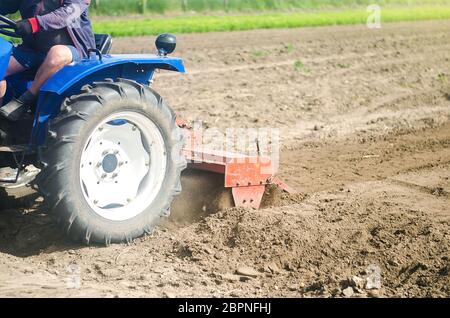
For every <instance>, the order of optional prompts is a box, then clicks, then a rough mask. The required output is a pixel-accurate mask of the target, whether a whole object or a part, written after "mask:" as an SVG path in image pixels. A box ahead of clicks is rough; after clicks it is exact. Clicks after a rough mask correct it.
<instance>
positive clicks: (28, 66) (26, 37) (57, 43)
mask: <svg viewBox="0 0 450 318" xmlns="http://www.w3.org/2000/svg"><path fill="white" fill-rule="evenodd" d="M90 3H91V0H0V14H2V15H6V14H13V13H16V12H17V11H19V12H20V14H21V16H22V19H23V20H21V21H19V22H17V29H16V33H17V34H18V35H19V36H21V37H22V39H23V43H22V44H21V45H19V46H17V47H15V48H14V49H13V52H12V56H11V59H10V62H9V66H8V70H7V73H6V76H5V77H7V76H10V75H13V74H17V73H21V72H23V71H26V70H30V71H32V72H34V73H35V74H36V78H35V80H34V82H33V84H32V86H31V87H30V88H29V89H28V90H27V91H26V92H25V93H24V94H23V95H22V96H20V97H19V98H17V99H16V98H15V99H13V100H12V101H11V102H10V103H8V104H6V105H5V106H3V107H1V108H0V116H3V117H5V118H6V119H8V120H10V121H17V120H19V119H20V118H21V117H22V115H23V114H24V113H26V112H27V111H28V110H29V109H30V108H31V107H33V106H35V104H36V102H37V97H38V94H39V91H40V89H41V87H42V85H44V83H45V82H46V81H47V80H48V79H49V78H50V77H51V76H52V75H53V74H55V73H56V72H58V71H59V70H60V69H62V68H63V67H64V66H65V65H67V64H70V63H72V62H78V61H79V60H81V59H82V58H84V57H87V56H88V50H89V49H91V48H95V38H94V34H93V31H92V26H91V22H90V20H89V17H88V9H89V5H90ZM6 89H7V84H6V81H5V80H3V81H0V106H1V105H2V99H3V97H4V96H5V94H6Z"/></svg>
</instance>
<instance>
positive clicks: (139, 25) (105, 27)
mask: <svg viewBox="0 0 450 318" xmlns="http://www.w3.org/2000/svg"><path fill="white" fill-rule="evenodd" d="M369 14H370V13H368V12H367V10H364V9H345V10H331V11H329V10H325V11H324V10H320V11H308V12H291V13H262V14H252V15H221V16H219V15H195V16H181V17H172V18H167V17H158V18H155V17H152V18H133V19H131V18H123V19H122V18H118V19H114V20H109V21H106V20H100V21H96V22H95V23H94V27H95V31H96V32H98V33H110V34H112V35H113V36H115V37H121V36H142V35H156V34H159V33H163V32H173V33H194V32H198V33H201V32H214V31H237V30H251V29H271V28H297V27H310V26H326V25H344V24H362V23H366V22H367V19H368V17H369ZM381 14H382V16H381V19H382V22H396V21H415V20H438V19H450V5H447V6H414V7H398V8H384V9H382V11H381Z"/></svg>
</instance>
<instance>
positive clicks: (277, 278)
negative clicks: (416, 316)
mask: <svg viewBox="0 0 450 318" xmlns="http://www.w3.org/2000/svg"><path fill="white" fill-rule="evenodd" d="M152 41H153V39H150V38H133V39H117V40H116V41H115V46H114V50H115V52H117V53H124V52H130V50H131V51H133V52H138V53H144V52H148V51H149V50H151V49H153V48H152V47H153V45H152ZM179 41H180V49H179V50H178V54H179V55H180V56H183V57H184V58H185V59H186V64H187V67H188V74H187V75H182V76H180V75H178V74H168V73H161V74H158V76H157V78H156V82H155V85H154V87H155V88H156V89H157V90H158V91H159V92H160V93H161V94H162V95H163V96H164V97H166V99H167V100H168V101H169V103H170V104H171V105H172V106H173V107H174V108H175V109H176V111H178V112H179V113H180V114H181V115H183V116H184V117H186V118H187V119H189V120H199V119H201V120H203V121H205V122H206V125H207V126H208V127H219V128H220V129H223V130H225V129H226V128H227V127H275V128H279V129H281V136H282V140H283V148H282V149H283V150H282V155H281V163H282V164H281V168H280V175H281V176H282V177H283V178H284V179H285V180H286V181H287V182H288V183H289V184H290V185H292V186H294V187H296V188H297V189H298V190H299V192H300V194H298V195H295V196H292V197H288V196H287V195H280V196H278V197H277V198H276V200H275V201H276V202H275V204H274V206H273V207H269V208H266V209H264V210H262V211H248V210H242V209H231V210H225V211H220V212H218V213H216V214H213V215H211V216H208V217H206V218H202V219H200V220H197V221H195V222H191V223H188V224H186V223H179V222H175V221H171V222H168V223H167V224H165V225H164V226H163V227H160V228H159V229H157V231H156V232H155V233H154V235H152V236H151V237H146V238H142V239H140V240H138V241H136V242H135V243H133V244H131V245H129V246H111V247H108V248H96V247H90V248H86V247H82V246H77V245H74V244H72V243H70V242H67V241H66V240H65V239H64V236H63V235H62V234H60V233H59V232H58V230H57V229H56V228H55V226H54V225H53V223H52V222H51V221H50V220H49V218H48V217H47V216H45V211H44V210H43V208H42V207H41V205H40V203H39V202H40V200H39V198H37V200H36V201H34V199H35V198H34V197H29V198H26V199H25V200H23V202H22V205H23V207H24V208H22V209H12V210H7V211H3V212H1V213H0V296H32V297H34V296H56V297H67V296H106V297H114V296H120V297H127V296H144V297H177V296H188V297H192V296H205V297H210V296H213V297H237V296H239V297H241V296H243V297H272V296H282V297H288V296H289V297H316V296H319V297H393V296H395V297H426V296H427V297H428V296H431V297H449V296H450V276H449V275H450V101H449V97H450V95H449V94H450V60H449V59H450V55H449V50H450V21H449V22H421V23H401V24H389V25H384V26H383V28H382V29H381V30H368V29H366V28H365V27H362V26H361V27H354V26H353V27H327V28H316V29H314V28H312V29H299V30H265V31H251V32H236V33H226V34H221V33H217V34H202V35H183V36H180V37H179ZM238 272H239V273H240V275H237V273H238ZM378 280H379V281H378ZM79 283H81V288H71V287H79V286H78V285H79Z"/></svg>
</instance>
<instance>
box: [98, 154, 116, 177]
mask: <svg viewBox="0 0 450 318" xmlns="http://www.w3.org/2000/svg"><path fill="white" fill-rule="evenodd" d="M118 163H119V161H118V160H117V156H116V155H114V154H107V155H106V156H105V157H104V158H103V161H102V168H103V171H105V172H106V173H113V172H114V171H116V169H117V166H118Z"/></svg>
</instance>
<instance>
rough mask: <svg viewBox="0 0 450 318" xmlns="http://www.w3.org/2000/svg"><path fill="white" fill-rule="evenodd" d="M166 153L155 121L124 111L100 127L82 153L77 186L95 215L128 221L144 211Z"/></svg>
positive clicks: (158, 187)
mask: <svg viewBox="0 0 450 318" xmlns="http://www.w3.org/2000/svg"><path fill="white" fill-rule="evenodd" d="M166 169H167V153H166V148H165V144H164V139H163V137H162V134H161V132H160V130H159V128H158V127H157V126H156V125H155V123H154V122H153V121H152V120H150V119H149V118H148V117H146V116H145V115H143V114H140V113H137V112H132V111H124V112H119V113H115V114H113V115H111V116H109V117H108V118H106V119H105V120H104V121H102V123H100V124H99V125H98V126H97V127H96V128H95V129H94V130H93V131H92V133H91V135H90V136H89V138H88V140H87V142H86V144H85V146H84V148H83V153H82V155H81V162H80V185H81V189H82V192H83V195H84V198H85V199H86V202H87V203H88V204H89V206H90V207H91V208H92V210H93V211H95V213H97V214H98V215H100V216H101V217H103V218H105V219H108V220H112V221H126V220H129V219H132V218H134V217H136V216H137V215H139V214H141V213H142V212H144V211H145V210H146V209H147V208H149V206H150V205H151V204H152V203H153V201H154V200H155V199H156V197H157V195H158V193H159V191H160V190H161V187H162V184H163V182H164V178H165V174H166Z"/></svg>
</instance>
